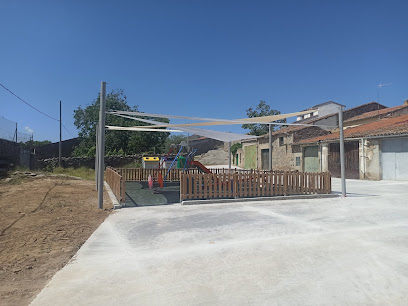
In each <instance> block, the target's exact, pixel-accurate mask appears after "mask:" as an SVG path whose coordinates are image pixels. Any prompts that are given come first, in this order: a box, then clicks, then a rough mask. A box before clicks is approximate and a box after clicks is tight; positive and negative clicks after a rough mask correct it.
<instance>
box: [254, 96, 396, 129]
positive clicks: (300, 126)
mask: <svg viewBox="0 0 408 306" xmlns="http://www.w3.org/2000/svg"><path fill="white" fill-rule="evenodd" d="M370 104H378V105H380V106H383V107H385V106H384V105H382V104H379V103H377V102H375V101H371V102H368V103H365V104H361V105H358V106H356V107H353V108H349V109H346V110H344V111H343V116H344V115H346V114H348V113H349V112H352V111H354V110H355V109H358V108H361V107H364V106H367V105H370ZM385 109H390V108H385ZM380 111H381V110H380ZM375 112H377V111H375ZM368 113H373V112H368ZM368 113H364V114H368ZM364 114H362V115H359V116H363V115H364ZM333 116H337V113H333V114H328V115H326V116H323V117H311V118H307V119H303V120H298V121H295V122H293V123H294V124H296V123H302V124H310V126H313V123H314V122H316V121H319V120H323V119H327V118H330V117H333ZM359 116H356V117H359ZM356 117H351V118H350V119H348V120H352V119H353V120H354V118H356ZM348 120H347V121H348ZM345 122H346V121H345ZM310 126H306V125H299V126H296V125H292V126H288V127H285V128H282V129H280V130H277V131H274V132H272V135H279V134H286V133H291V132H295V131H298V130H301V129H304V128H307V127H310ZM266 136H269V134H265V135H262V136H261V137H266Z"/></svg>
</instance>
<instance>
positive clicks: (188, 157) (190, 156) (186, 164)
mask: <svg viewBox="0 0 408 306" xmlns="http://www.w3.org/2000/svg"><path fill="white" fill-rule="evenodd" d="M196 152H197V149H194V150H193V151H191V152H190V154H188V155H187V158H186V162H185V164H184V168H183V173H185V172H186V168H189V167H190V162H191V160H192V158H193V157H194V155H195V154H196Z"/></svg>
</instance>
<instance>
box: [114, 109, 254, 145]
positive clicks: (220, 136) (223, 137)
mask: <svg viewBox="0 0 408 306" xmlns="http://www.w3.org/2000/svg"><path fill="white" fill-rule="evenodd" d="M111 114H114V115H116V116H119V117H123V118H128V119H132V120H137V121H141V122H146V123H150V124H153V125H158V124H162V122H158V121H153V120H148V119H142V118H135V117H131V116H126V115H120V114H118V113H111ZM142 114H144V113H142ZM144 115H146V114H144ZM179 130H181V131H183V132H186V133H190V134H196V135H200V136H203V137H208V138H212V139H217V140H220V141H223V142H232V141H238V140H243V139H255V138H257V136H253V135H244V134H236V133H227V132H220V131H213V130H205V129H200V128H193V127H180V128H179ZM167 131H168V130H167Z"/></svg>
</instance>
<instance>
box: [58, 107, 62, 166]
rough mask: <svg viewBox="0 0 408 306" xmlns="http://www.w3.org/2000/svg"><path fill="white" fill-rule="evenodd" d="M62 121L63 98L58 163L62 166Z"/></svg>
mask: <svg viewBox="0 0 408 306" xmlns="http://www.w3.org/2000/svg"><path fill="white" fill-rule="evenodd" d="M61 126H62V122H61V100H60V120H59V128H60V140H59V146H58V165H59V166H60V167H61V157H62V144H61V140H62V129H61Z"/></svg>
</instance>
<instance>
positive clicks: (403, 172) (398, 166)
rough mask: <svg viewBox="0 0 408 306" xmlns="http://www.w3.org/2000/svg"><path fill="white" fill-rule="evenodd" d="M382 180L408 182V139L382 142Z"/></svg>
mask: <svg viewBox="0 0 408 306" xmlns="http://www.w3.org/2000/svg"><path fill="white" fill-rule="evenodd" d="M381 157H382V179H383V180H401V181H402V180H408V138H407V137H405V138H396V139H387V140H383V142H382V154H381Z"/></svg>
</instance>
